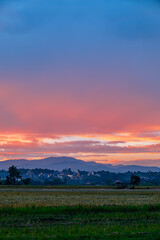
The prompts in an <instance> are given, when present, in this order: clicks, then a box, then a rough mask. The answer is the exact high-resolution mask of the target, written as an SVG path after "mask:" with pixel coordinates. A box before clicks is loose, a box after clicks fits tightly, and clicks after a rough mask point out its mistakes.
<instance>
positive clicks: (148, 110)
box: [0, 0, 160, 167]
mask: <svg viewBox="0 0 160 240" xmlns="http://www.w3.org/2000/svg"><path fill="white" fill-rule="evenodd" d="M159 43H160V1H158V0H12V1H11V0H1V1H0V160H6V159H17V158H19V159H22V158H26V159H37V158H45V157H50V156H71V157H75V158H78V159H82V160H85V161H96V162H99V163H106V164H108V163H109V164H113V165H117V164H139V165H146V166H159V167H160V94H159V90H160V67H159V63H160V44H159Z"/></svg>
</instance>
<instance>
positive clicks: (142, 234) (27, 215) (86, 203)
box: [0, 187, 160, 240]
mask: <svg viewBox="0 0 160 240" xmlns="http://www.w3.org/2000/svg"><path fill="white" fill-rule="evenodd" d="M9 239H12V240H20V239H23V240H33V239H34V240H43V239H53V240H67V239H70V240H83V239H84V240H129V239H131V240H151V239H152V240H160V191H159V190H153V189H152V190H151V189H150V190H144V189H143V190H142V189H141V190H136V191H134V190H110V189H107V190H105V191H104V189H101V188H98V189H97V190H96V189H94V188H92V189H86V188H85V189H79V188H78V189H77V188H76V189H75V188H72V187H70V188H64V189H61V188H58V189H57V188H55V189H53V188H52V189H48V188H43V189H41V188H40V189H39V188H34V189H30V188H26V189H22V188H20V189H17V188H14V187H12V188H10V189H7V188H5V189H0V240H9Z"/></svg>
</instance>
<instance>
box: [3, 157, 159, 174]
mask: <svg viewBox="0 0 160 240" xmlns="http://www.w3.org/2000/svg"><path fill="white" fill-rule="evenodd" d="M11 165H15V166H16V167H17V168H27V169H34V168H43V169H51V170H59V171H61V170H63V169H65V168H69V167H71V169H72V170H74V171H76V170H78V169H79V170H85V171H102V170H104V171H109V172H120V173H123V172H128V171H131V172H136V171H141V172H148V171H152V172H160V168H159V167H154V166H153V167H149V166H140V165H116V166H114V165H112V164H102V163H97V162H94V161H92V162H85V161H83V160H80V159H76V158H73V157H65V156H64V157H48V158H44V159H36V160H27V159H13V160H12V159H11V160H5V161H0V170H2V169H3V170H7V169H8V168H9V167H10V166H11Z"/></svg>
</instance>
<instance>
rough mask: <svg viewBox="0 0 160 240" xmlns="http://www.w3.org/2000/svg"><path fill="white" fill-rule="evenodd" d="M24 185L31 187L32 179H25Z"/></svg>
mask: <svg viewBox="0 0 160 240" xmlns="http://www.w3.org/2000/svg"><path fill="white" fill-rule="evenodd" d="M22 182H23V184H24V185H29V184H30V183H31V179H30V178H25V179H23V180H22Z"/></svg>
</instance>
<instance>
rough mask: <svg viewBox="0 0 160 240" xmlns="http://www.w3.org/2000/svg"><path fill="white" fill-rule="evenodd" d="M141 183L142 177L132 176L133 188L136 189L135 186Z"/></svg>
mask: <svg viewBox="0 0 160 240" xmlns="http://www.w3.org/2000/svg"><path fill="white" fill-rule="evenodd" d="M139 183H140V177H138V176H136V175H132V176H131V185H132V186H133V188H134V187H135V185H138V184H139Z"/></svg>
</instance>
